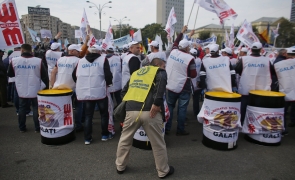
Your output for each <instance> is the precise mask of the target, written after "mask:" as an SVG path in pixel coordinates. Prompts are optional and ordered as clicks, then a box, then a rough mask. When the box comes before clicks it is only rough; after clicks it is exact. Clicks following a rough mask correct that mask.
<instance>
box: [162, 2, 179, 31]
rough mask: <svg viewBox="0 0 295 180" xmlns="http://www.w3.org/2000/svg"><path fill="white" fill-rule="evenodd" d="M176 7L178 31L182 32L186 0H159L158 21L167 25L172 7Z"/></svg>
mask: <svg viewBox="0 0 295 180" xmlns="http://www.w3.org/2000/svg"><path fill="white" fill-rule="evenodd" d="M172 7H174V11H175V13H176V19H177V23H176V24H175V25H174V27H175V31H176V32H178V33H179V32H181V29H182V27H183V25H184V0H157V23H158V24H162V25H163V26H164V27H165V26H166V23H167V19H168V16H169V13H170V11H171V8H172Z"/></svg>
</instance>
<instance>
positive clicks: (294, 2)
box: [290, 0, 295, 23]
mask: <svg viewBox="0 0 295 180" xmlns="http://www.w3.org/2000/svg"><path fill="white" fill-rule="evenodd" d="M290 21H291V22H293V23H295V0H292V5H291V16H290Z"/></svg>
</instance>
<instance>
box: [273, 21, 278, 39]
mask: <svg viewBox="0 0 295 180" xmlns="http://www.w3.org/2000/svg"><path fill="white" fill-rule="evenodd" d="M279 28H280V23H278V26H277V29H273V30H272V32H273V33H274V36H275V38H277V37H278V36H279Z"/></svg>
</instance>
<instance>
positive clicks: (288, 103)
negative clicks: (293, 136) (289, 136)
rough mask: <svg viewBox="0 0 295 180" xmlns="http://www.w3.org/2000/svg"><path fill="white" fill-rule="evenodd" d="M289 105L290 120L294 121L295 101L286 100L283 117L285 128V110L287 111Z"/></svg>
mask: <svg viewBox="0 0 295 180" xmlns="http://www.w3.org/2000/svg"><path fill="white" fill-rule="evenodd" d="M289 106H291V109H290V112H289V113H290V121H291V122H292V123H295V102H293V101H286V102H285V117H284V119H285V120H284V126H285V128H287V112H288V108H289Z"/></svg>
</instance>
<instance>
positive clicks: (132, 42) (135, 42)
mask: <svg viewBox="0 0 295 180" xmlns="http://www.w3.org/2000/svg"><path fill="white" fill-rule="evenodd" d="M138 43H139V42H137V41H131V42H130V43H128V46H129V47H131V46H132V45H135V44H138Z"/></svg>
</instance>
